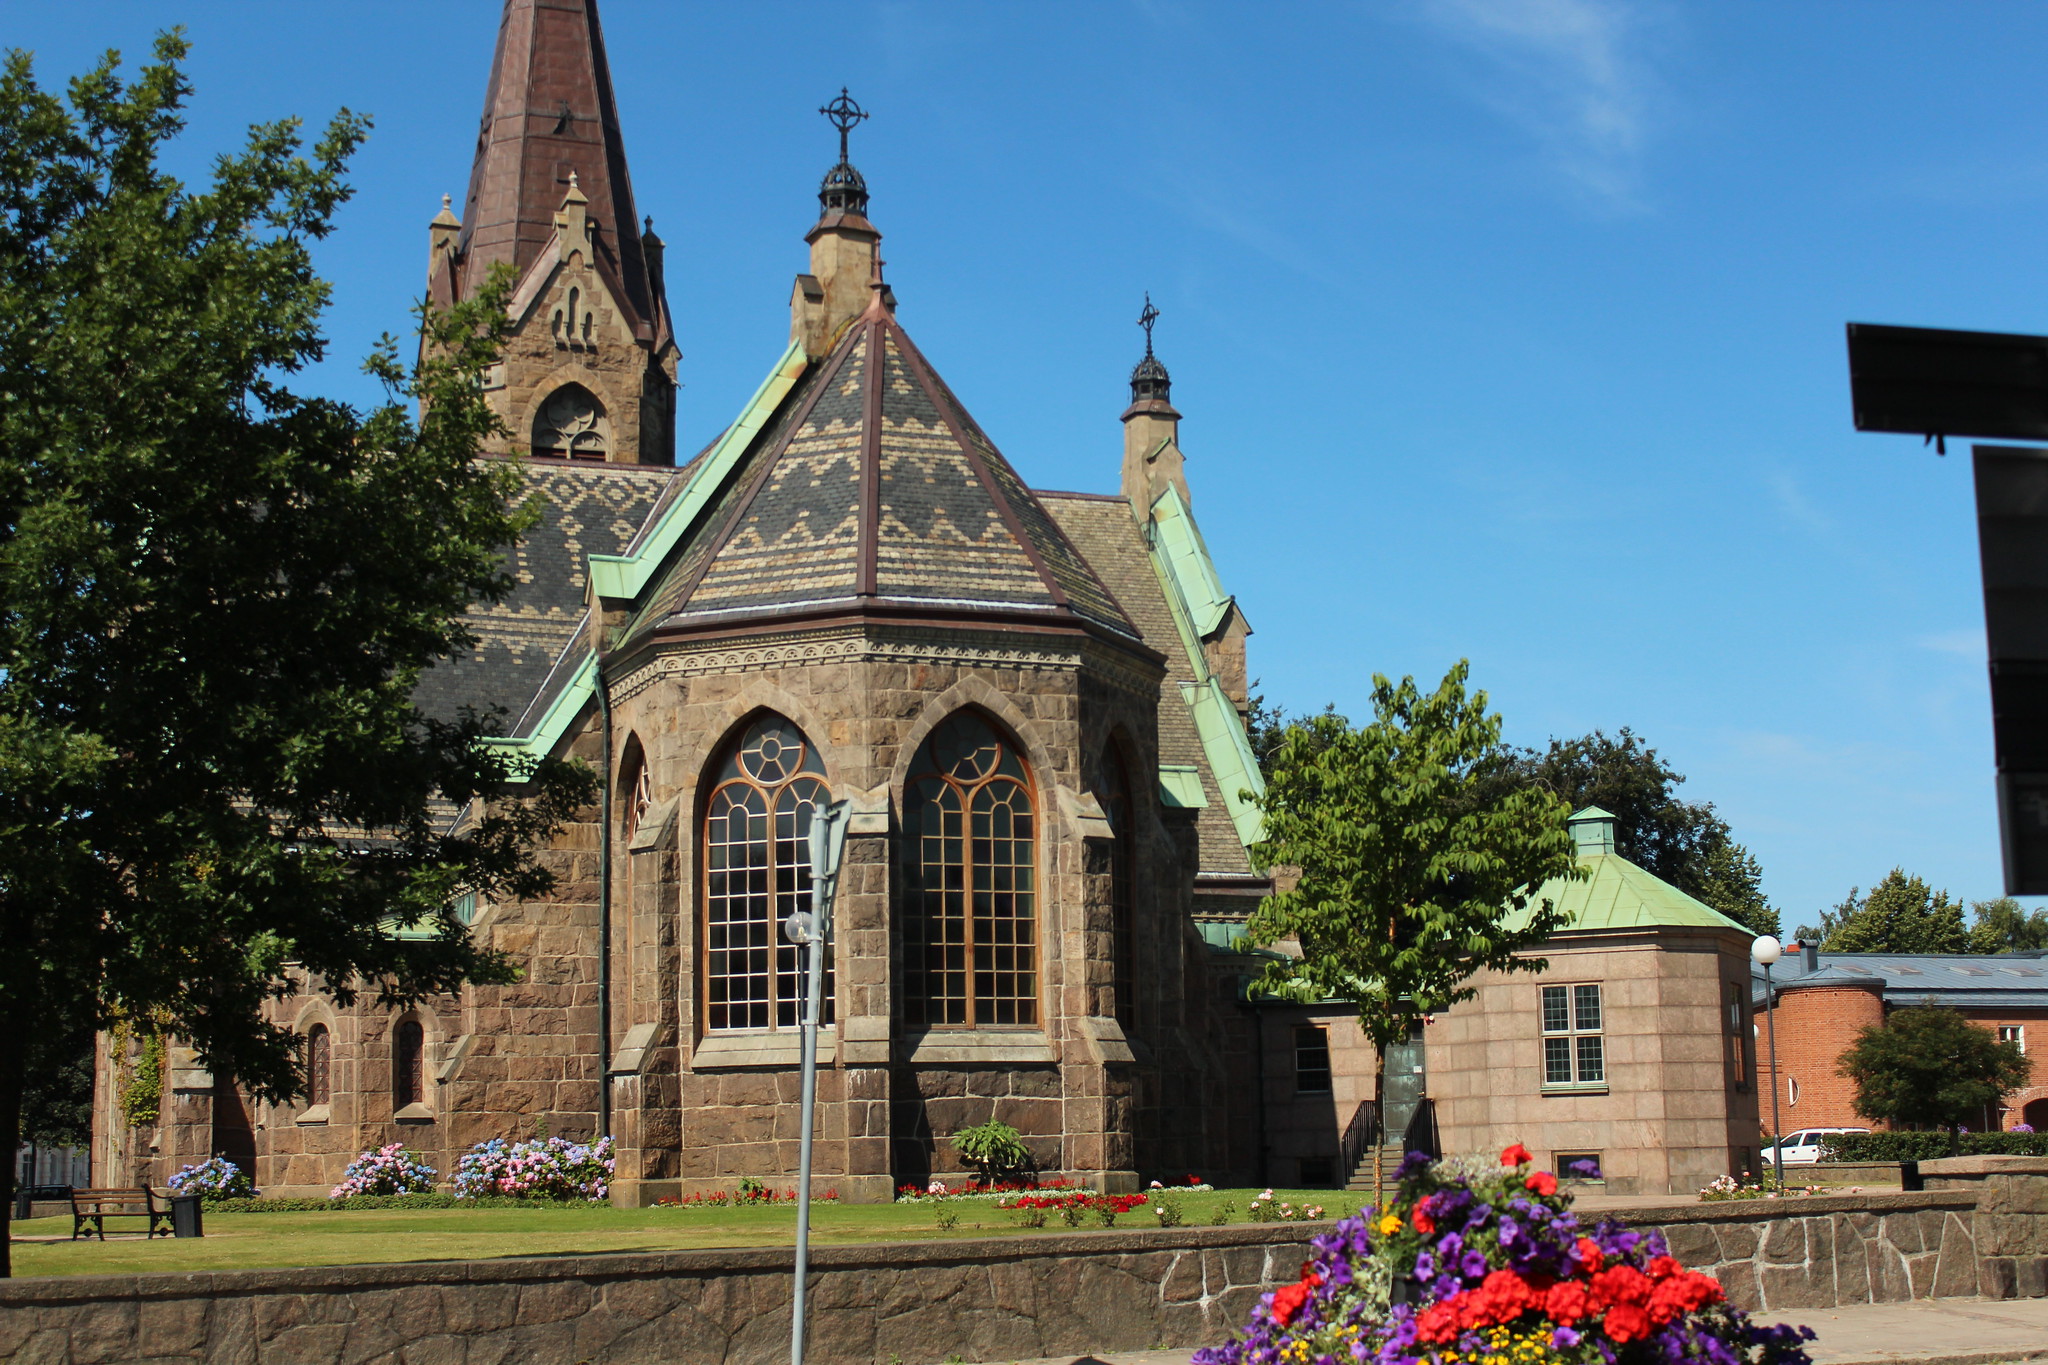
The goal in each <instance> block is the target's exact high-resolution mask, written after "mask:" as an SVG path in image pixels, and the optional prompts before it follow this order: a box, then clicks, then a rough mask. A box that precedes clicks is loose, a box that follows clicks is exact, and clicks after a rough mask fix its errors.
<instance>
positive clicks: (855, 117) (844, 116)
mask: <svg viewBox="0 0 2048 1365" xmlns="http://www.w3.org/2000/svg"><path fill="white" fill-rule="evenodd" d="M818 112H819V113H821V114H823V115H824V116H825V117H826V118H827V119H829V120H831V123H832V126H833V127H834V128H837V129H838V130H839V164H838V165H836V166H834V167H833V168H832V169H831V170H829V171H827V172H825V183H824V184H822V185H820V186H818V203H819V205H820V206H821V207H822V208H823V210H824V214H825V216H828V217H829V216H830V215H832V214H835V213H839V214H852V215H854V216H855V217H858V218H865V217H867V212H868V182H867V181H866V180H863V179H862V178H861V174H860V172H859V171H857V170H855V169H854V168H853V163H852V162H850V161H848V160H847V159H846V135H847V134H848V133H849V132H851V131H853V127H854V125H855V124H857V123H860V122H861V121H862V120H864V119H866V118H867V117H868V111H867V110H865V109H863V108H861V107H860V105H858V104H856V103H855V102H854V100H853V97H852V96H851V95H848V94H847V93H846V87H845V86H843V85H842V86H840V87H839V98H838V99H836V100H833V101H832V102H831V103H830V104H823V105H820V106H818Z"/></svg>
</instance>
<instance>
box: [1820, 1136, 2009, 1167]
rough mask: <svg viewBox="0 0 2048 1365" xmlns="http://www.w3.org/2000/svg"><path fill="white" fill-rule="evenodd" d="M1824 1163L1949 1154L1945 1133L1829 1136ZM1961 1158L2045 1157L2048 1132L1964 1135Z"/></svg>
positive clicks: (1823, 1144) (1928, 1158) (1823, 1142)
mask: <svg viewBox="0 0 2048 1365" xmlns="http://www.w3.org/2000/svg"><path fill="white" fill-rule="evenodd" d="M1820 1145H1821V1160H1823V1161H1931V1160H1933V1159H1934V1158H1936V1157H1944V1156H1947V1155H1949V1149H1948V1134H1947V1133H1831V1134H1829V1135H1828V1136H1826V1137H1823V1138H1822V1139H1821V1140H1820ZM1957 1150H1958V1151H1960V1152H1961V1153H1962V1155H1964V1156H2048V1133H1964V1134H1963V1135H1962V1139H1961V1142H1960V1143H1959V1145H1958V1148H1957Z"/></svg>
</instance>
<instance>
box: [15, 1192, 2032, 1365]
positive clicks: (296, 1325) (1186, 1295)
mask: <svg viewBox="0 0 2048 1365" xmlns="http://www.w3.org/2000/svg"><path fill="white" fill-rule="evenodd" d="M1625 1216H1626V1218H1627V1221H1628V1222H1630V1223H1631V1224H1633V1225H1635V1226H1638V1227H1642V1228H1651V1227H1654V1228H1657V1229H1658V1230H1660V1231H1661V1232H1663V1234H1664V1235H1665V1237H1666V1238H1667V1239H1669V1241H1670V1242H1671V1246H1672V1251H1673V1253H1674V1254H1675V1255H1677V1256H1678V1257H1679V1259H1680V1260H1682V1261H1684V1262H1685V1263H1686V1264H1687V1265H1688V1266H1691V1267H1694V1268H1696V1269H1702V1270H1708V1271H1711V1272H1712V1273H1713V1274H1715V1275H1717V1276H1718V1277H1720V1279H1721V1282H1722V1283H1723V1284H1724V1285H1726V1286H1727V1288H1728V1293H1729V1297H1730V1298H1731V1299H1732V1300H1734V1302H1735V1303H1737V1304H1738V1305H1740V1306H1742V1307H1744V1308H1746V1309H1749V1310H1751V1311H1753V1312H1758V1313H1761V1314H1763V1315H1765V1316H1767V1317H1769V1318H1772V1319H1776V1320H1791V1321H1798V1320H1799V1314H1800V1312H1801V1311H1803V1310H1812V1309H1824V1308H1831V1307H1835V1306H1837V1305H1845V1304H1857V1303H1873V1302H1875V1303H1885V1302H1898V1301H1903V1300H1908V1299H1923V1298H1944V1297H1956V1296H1961V1297H1968V1296H1974V1295H1977V1294H1980V1293H1982V1294H1985V1295H1988V1296H1991V1297H1999V1298H2010V1297H2014V1296H2021V1297H2031V1296H2040V1295H2043V1294H2048V1180H2042V1179H2037V1178H2022V1177H1996V1176H1994V1177H1992V1178H1991V1179H1989V1180H1987V1181H1986V1182H1984V1184H1983V1185H1982V1186H1981V1187H1980V1188H1979V1189H1978V1190H1941V1191H1929V1192H1927V1193H1924V1194H1881V1195H1863V1196H1820V1197H1817V1198H1811V1199H1785V1200H1755V1201H1742V1202H1730V1203H1720V1204H1674V1205H1661V1206H1658V1207H1655V1208H1641V1209H1634V1210H1630V1211H1628V1213H1627V1214H1626V1215H1625ZM1319 1230H1320V1227H1319V1225H1315V1224H1292V1225H1290V1224H1273V1223H1266V1224H1249V1225H1246V1224H1240V1225H1238V1226H1234V1227H1223V1228H1173V1229H1158V1230H1150V1231H1140V1232H1122V1231H1108V1232H1088V1233H1058V1234H1038V1235H1033V1236H1031V1237H1029V1238H1019V1237H1014V1236H1012V1237H1003V1238H986V1239H975V1240H971V1241H958V1242H950V1243H944V1244H939V1245H930V1244H924V1245H883V1246H840V1247H824V1248H819V1249H817V1250H816V1251H815V1252H814V1253H813V1257H812V1267H813V1271H814V1274H815V1276H816V1279H815V1281H814V1288H813V1290H812V1300H811V1301H812V1304H813V1315H814V1316H813V1328H812V1332H813V1335H812V1343H813V1348H814V1349H813V1351H812V1353H811V1355H812V1358H813V1359H815V1360H817V1361H819V1362H821V1363H822V1362H830V1363H831V1365H851V1363H852V1362H869V1361H873V1362H884V1361H889V1360H891V1359H892V1358H896V1359H900V1360H901V1361H903V1362H905V1365H927V1363H928V1362H933V1361H940V1360H944V1359H946V1358H948V1357H952V1356H957V1357H960V1358H964V1359H967V1360H1015V1359H1029V1358H1032V1357H1042V1356H1052V1355H1062V1354H1069V1355H1071V1354H1080V1353H1083V1352H1088V1351H1128V1350H1138V1349H1143V1348H1146V1347H1151V1346H1155V1345H1162V1344H1163V1345H1167V1346H1178V1347H1187V1346H1196V1345H1205V1344H1211V1343H1216V1342H1220V1341H1222V1340H1223V1339H1225V1338H1226V1337H1227V1336H1228V1335H1229V1334H1230V1333H1231V1332H1232V1331H1233V1330H1234V1329H1236V1328H1237V1327H1238V1326H1240V1325H1241V1324H1242V1323H1243V1322H1244V1321H1245V1319H1246V1317H1247V1315H1248V1314H1249V1313H1250V1311H1251V1309H1252V1307H1253V1305H1254V1304H1255V1303H1256V1302H1257V1300H1258V1297H1259V1295H1260V1294H1261V1293H1263V1292H1265V1291H1266V1290H1267V1289H1270V1288H1272V1287H1273V1286H1275V1285H1277V1284H1280V1283H1284V1282H1286V1281H1289V1280H1292V1279H1294V1278H1295V1276H1296V1275H1297V1273H1298V1272H1299V1267H1300V1265H1301V1263H1302V1261H1303V1260H1305V1259H1306V1258H1307V1256H1308V1254H1309V1246H1308V1239H1309V1238H1310V1237H1311V1236H1313V1235H1314V1234H1315V1233H1316V1232H1317V1231H1319ZM790 1268H791V1258H790V1254H789V1253H788V1252H785V1251H777V1250H766V1249H750V1250H729V1251H692V1252H669V1253H662V1254H623V1255H593V1256H580V1257H563V1258H551V1259H546V1260H532V1261H518V1260H496V1261H460V1262H427V1263H419V1264H405V1265H366V1266H335V1267H327V1268H322V1269H315V1270H269V1271H235V1272H221V1273H209V1274H190V1275H122V1276H79V1277H74V1278H50V1279H39V1280H16V1281H12V1282H6V1283H0V1361H7V1362H12V1363H13V1365H114V1363H115V1362H147V1363H148V1365H169V1362H174V1361H176V1362H185V1361H204V1362H208V1365H216V1363H217V1365H369V1363H370V1362H402V1365H526V1363H527V1362H532V1363H533V1365H575V1363H576V1362H588V1363H589V1365H657V1363H658V1365H752V1363H753V1362H763V1363H764V1365H766V1363H767V1362H775V1361H781V1360H783V1359H786V1358H787V1353H788V1349H789V1347H788V1339H789V1291H790Z"/></svg>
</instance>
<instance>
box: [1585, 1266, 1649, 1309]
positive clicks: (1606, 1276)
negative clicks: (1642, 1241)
mask: <svg viewBox="0 0 2048 1365" xmlns="http://www.w3.org/2000/svg"><path fill="white" fill-rule="evenodd" d="M1650 1287H1651V1286H1650V1277H1649V1276H1648V1275H1645V1274H1644V1273H1643V1272H1642V1271H1640V1270H1637V1269H1636V1268H1635V1267H1634V1266H1632V1265H1611V1266H1609V1267H1607V1269H1605V1270H1602V1271H1599V1272H1597V1273H1596V1274H1595V1275H1594V1276H1593V1278H1592V1289H1593V1306H1594V1307H1595V1308H1607V1307H1610V1306H1611V1305H1614V1304H1627V1305H1629V1306H1631V1307H1635V1308H1640V1307H1642V1306H1643V1305H1644V1304H1646V1303H1648V1302H1649V1301H1650Z"/></svg>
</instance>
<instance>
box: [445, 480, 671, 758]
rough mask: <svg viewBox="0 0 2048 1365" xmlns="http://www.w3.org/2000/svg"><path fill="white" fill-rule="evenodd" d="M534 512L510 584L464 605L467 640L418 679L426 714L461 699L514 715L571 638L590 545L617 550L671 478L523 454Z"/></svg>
mask: <svg viewBox="0 0 2048 1365" xmlns="http://www.w3.org/2000/svg"><path fill="white" fill-rule="evenodd" d="M520 467H521V469H522V470H523V471H524V472H525V474H526V478H527V486H528V488H529V489H530V490H531V491H532V492H534V493H537V494H539V495H540V498H541V507H542V512H541V519H540V521H539V523H538V524H536V525H535V526H534V527H533V529H532V530H530V531H528V532H527V533H526V536H525V538H524V539H523V540H521V542H520V543H519V545H518V547H517V548H516V549H515V550H514V551H513V555H512V573H513V577H514V580H515V582H514V585H513V588H512V592H511V593H510V594H509V595H508V596H507V597H506V598H505V600H504V601H502V602H497V603H493V604H490V605H480V606H478V607H475V608H473V609H472V610H471V611H470V614H469V626H470V629H471V630H473V631H474V632H475V633H476V635H477V644H476V647H475V649H473V650H470V651H467V652H465V653H463V654H461V655H458V656H455V657H453V658H450V659H447V660H444V661H443V662H441V663H439V664H437V665H435V666H434V667H433V668H431V669H429V670H428V671H427V673H426V674H425V676H423V677H422V678H421V679H420V685H419V688H418V690H417V691H416V692H415V694H414V695H415V697H416V699H417V702H418V704H419V706H420V708H421V709H422V710H423V711H425V712H426V713H427V714H428V715H432V716H438V717H443V718H447V717H452V716H453V715H454V714H455V712H456V709H457V708H458V707H461V706H465V705H467V706H474V707H476V708H478V709H479V710H487V709H489V708H491V707H494V706H497V707H503V708H504V709H505V711H506V712H507V713H508V715H509V716H510V717H514V718H516V717H517V716H519V715H520V713H521V712H523V711H525V710H526V709H527V705H528V703H529V702H531V701H532V700H533V698H534V695H535V694H536V693H537V692H538V691H539V690H540V688H541V685H542V684H543V683H544V682H545V681H546V680H547V678H548V675H549V673H550V671H551V670H552V669H553V668H554V666H555V663H556V661H557V660H558V659H559V658H560V657H561V654H562V651H563V650H564V649H565V648H566V647H567V646H568V644H569V642H570V641H571V640H572V639H574V638H575V636H576V633H577V629H578V626H579V624H580V623H581V621H582V619H583V611H584V606H585V582H586V578H585V565H586V559H587V556H589V555H591V554H618V553H619V552H620V551H621V550H623V549H624V548H625V547H626V546H627V545H628V544H629V543H630V542H631V541H632V539H633V537H634V536H635V535H637V534H638V533H639V530H640V527H641V524H642V523H643V522H644V521H645V520H646V519H647V516H648V514H649V513H650V512H651V511H652V510H653V508H654V505H655V502H656V500H657V499H658V498H660V497H661V495H662V493H663V490H664V489H665V488H666V487H667V486H668V485H669V484H670V483H671V482H672V481H676V480H678V479H679V477H680V476H679V474H678V472H677V471H676V470H673V469H663V468H659V467H656V466H652V465H628V464H598V463H586V462H577V463H574V464H570V463H567V462H556V461H545V460H522V461H520Z"/></svg>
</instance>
